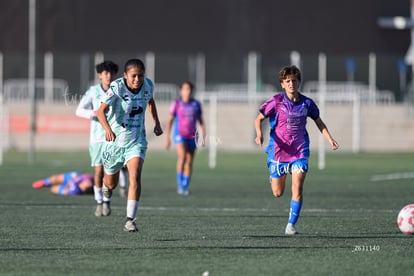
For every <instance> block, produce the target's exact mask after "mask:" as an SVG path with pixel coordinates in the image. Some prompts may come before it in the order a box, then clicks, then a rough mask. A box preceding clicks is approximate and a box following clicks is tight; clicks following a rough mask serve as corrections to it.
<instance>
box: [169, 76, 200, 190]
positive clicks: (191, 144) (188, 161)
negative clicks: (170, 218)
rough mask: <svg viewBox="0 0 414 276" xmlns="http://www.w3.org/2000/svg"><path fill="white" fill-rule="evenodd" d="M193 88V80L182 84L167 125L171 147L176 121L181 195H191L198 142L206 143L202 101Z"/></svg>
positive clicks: (175, 138)
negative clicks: (194, 96) (198, 98)
mask: <svg viewBox="0 0 414 276" xmlns="http://www.w3.org/2000/svg"><path fill="white" fill-rule="evenodd" d="M193 89H194V85H193V84H192V83H191V82H188V81H186V82H183V83H182V84H181V87H180V98H178V99H176V100H175V101H174V102H173V103H172V104H171V108H170V117H169V119H168V122H167V127H166V136H165V147H166V148H167V149H169V148H170V145H171V141H170V137H171V135H170V134H171V129H172V125H173V124H174V122H175V125H174V133H173V139H174V144H175V149H176V151H177V192H178V194H181V195H189V191H188V187H189V185H190V178H191V173H192V166H193V160H194V153H195V150H196V144H197V141H200V142H201V144H202V145H204V137H205V132H206V131H205V126H204V120H203V116H202V110H201V103H200V102H199V101H197V100H196V99H194V98H193ZM197 121H198V122H199V124H200V134H201V136H200V137H197Z"/></svg>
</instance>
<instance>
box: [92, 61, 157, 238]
mask: <svg viewBox="0 0 414 276" xmlns="http://www.w3.org/2000/svg"><path fill="white" fill-rule="evenodd" d="M153 93H154V85H153V83H152V81H151V80H150V79H148V78H145V66H144V63H143V62H142V61H141V60H139V59H130V60H128V61H127V62H126V64H125V67H124V76H123V77H122V78H119V79H117V80H115V81H113V82H112V83H111V87H110V89H109V90H108V91H107V93H106V94H105V95H104V96H103V97H102V98H101V102H102V103H101V106H100V107H99V109H98V111H97V117H98V119H99V122H100V123H101V124H102V126H103V128H104V129H105V139H106V141H107V142H106V143H105V145H104V148H103V151H102V152H103V166H104V184H103V188H102V191H103V194H104V195H105V196H106V197H108V198H110V197H111V196H112V190H113V189H115V188H116V185H117V183H118V178H119V171H120V170H121V169H122V167H123V166H125V165H126V167H127V169H128V173H129V189H128V201H127V208H126V216H127V220H126V223H125V226H124V230H125V231H128V232H136V231H138V228H137V227H136V224H135V219H136V214H137V210H138V205H139V199H140V196H141V172H142V166H143V164H144V159H145V153H146V150H147V139H146V134H145V110H146V109H147V106H148V108H149V111H150V112H151V115H152V119H153V120H154V124H155V127H154V133H155V135H157V136H159V135H161V134H162V133H163V131H162V128H161V125H160V121H159V119H158V113H157V109H156V105H155V101H154V98H153Z"/></svg>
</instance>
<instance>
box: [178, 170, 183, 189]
mask: <svg viewBox="0 0 414 276" xmlns="http://www.w3.org/2000/svg"><path fill="white" fill-rule="evenodd" d="M177 187H178V188H182V187H183V173H181V172H178V173H177Z"/></svg>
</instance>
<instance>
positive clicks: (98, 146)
mask: <svg viewBox="0 0 414 276" xmlns="http://www.w3.org/2000/svg"><path fill="white" fill-rule="evenodd" d="M104 144H105V143H104V142H97V143H91V144H89V156H90V157H91V166H92V167H96V166H102V148H103V146H104Z"/></svg>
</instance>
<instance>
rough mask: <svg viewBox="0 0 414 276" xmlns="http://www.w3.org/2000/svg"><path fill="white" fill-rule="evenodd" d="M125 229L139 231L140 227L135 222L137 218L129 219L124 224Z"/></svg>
mask: <svg viewBox="0 0 414 276" xmlns="http://www.w3.org/2000/svg"><path fill="white" fill-rule="evenodd" d="M124 231H126V232H138V228H137V226H136V224H135V220H131V219H129V218H128V219H127V221H126V222H125V225H124Z"/></svg>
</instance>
